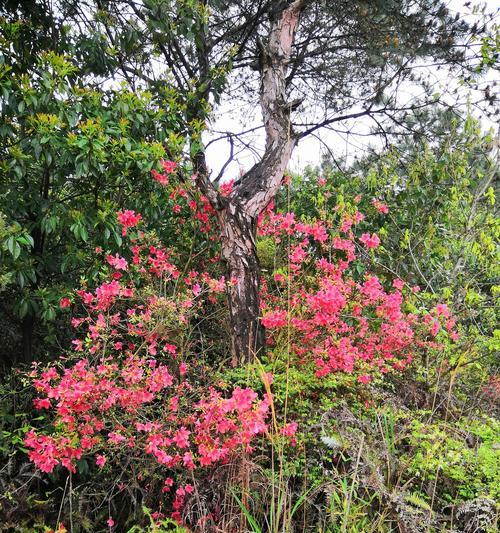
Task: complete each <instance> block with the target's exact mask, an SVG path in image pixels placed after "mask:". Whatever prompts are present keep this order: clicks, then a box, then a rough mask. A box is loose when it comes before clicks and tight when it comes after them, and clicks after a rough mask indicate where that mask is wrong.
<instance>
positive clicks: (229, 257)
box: [220, 203, 265, 366]
mask: <svg viewBox="0 0 500 533" xmlns="http://www.w3.org/2000/svg"><path fill="white" fill-rule="evenodd" d="M220 226H221V245H222V246H221V247H222V258H223V260H224V262H225V263H226V266H227V273H228V277H229V280H230V282H231V283H230V284H229V285H228V302H229V323H230V334H231V353H232V365H233V366H237V365H238V364H244V363H245V362H247V361H251V360H252V359H253V357H255V356H256V355H258V354H260V353H262V351H263V349H264V346H265V333H264V328H263V326H262V324H261V323H260V320H259V314H260V312H259V311H260V308H259V287H260V265H259V260H258V257H257V249H256V246H255V234H256V223H255V219H253V218H251V217H249V216H248V215H246V214H245V213H244V212H243V211H242V210H241V209H238V208H237V206H236V205H235V204H232V203H231V204H229V205H228V207H227V208H226V209H225V210H224V211H223V212H222V213H221V216H220Z"/></svg>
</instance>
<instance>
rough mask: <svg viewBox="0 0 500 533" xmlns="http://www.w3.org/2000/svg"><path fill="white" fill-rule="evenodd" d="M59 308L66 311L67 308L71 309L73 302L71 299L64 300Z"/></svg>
mask: <svg viewBox="0 0 500 533" xmlns="http://www.w3.org/2000/svg"><path fill="white" fill-rule="evenodd" d="M59 307H60V308H61V309H65V308H66V307H71V300H70V299H69V298H62V299H61V300H60V302H59Z"/></svg>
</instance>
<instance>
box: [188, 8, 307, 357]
mask: <svg viewBox="0 0 500 533" xmlns="http://www.w3.org/2000/svg"><path fill="white" fill-rule="evenodd" d="M305 3H306V2H305V0H295V1H293V2H291V3H288V2H282V3H279V5H278V8H277V10H276V12H275V13H273V18H272V22H271V27H270V30H269V35H268V39H267V42H266V44H265V45H264V47H263V50H262V58H261V59H262V61H261V71H260V77H261V88H260V105H261V109H262V117H263V120H264V128H265V132H266V148H265V152H264V155H263V156H262V158H261V160H260V161H258V162H257V163H256V164H255V165H254V166H253V167H252V168H251V169H250V170H249V171H248V172H247V173H246V174H245V175H243V176H242V177H241V179H240V180H239V181H238V182H236V184H235V189H234V191H233V192H232V193H231V195H230V196H229V198H222V197H221V196H220V194H219V193H218V191H217V190H216V188H215V186H214V184H213V183H211V182H210V179H209V175H208V170H207V166H206V161H205V155H204V153H203V152H202V151H198V152H196V153H195V154H194V155H193V156H192V158H193V163H194V168H195V170H196V182H197V185H198V187H199V189H200V190H201V191H202V192H203V194H204V195H205V196H206V197H207V198H208V200H209V201H210V204H211V205H212V207H213V208H214V209H215V210H216V212H217V217H218V221H219V227H220V230H221V245H222V258H223V260H224V261H225V262H226V265H227V268H228V274H229V277H230V279H231V280H232V281H233V282H234V283H233V284H231V285H230V286H229V288H228V302H229V312H230V330H231V348H232V356H233V357H232V362H233V365H237V364H244V363H246V362H248V361H251V360H252V359H253V357H254V356H255V355H257V354H258V353H259V352H262V350H263V348H264V346H265V335H264V328H263V326H262V324H261V323H260V320H259V314H260V313H259V311H260V308H259V287H260V269H259V260H258V257H257V249H256V246H255V236H256V220H257V217H258V215H259V214H260V213H261V212H262V211H263V210H264V209H265V208H266V206H267V205H268V204H269V202H270V201H271V200H272V199H273V198H274V197H275V196H276V193H277V192H278V190H279V188H280V186H281V183H282V181H283V174H284V172H285V170H286V167H287V165H288V162H289V161H290V157H291V155H292V152H293V149H294V148H295V145H296V144H297V137H296V135H295V133H294V131H293V128H292V127H291V123H290V113H291V111H292V108H294V106H295V104H290V103H289V102H287V98H286V93H287V82H286V75H287V70H288V64H289V62H290V58H291V54H292V46H293V43H294V38H295V31H296V28H297V25H298V23H299V18H300V15H301V12H302V10H303V8H304V5H305Z"/></svg>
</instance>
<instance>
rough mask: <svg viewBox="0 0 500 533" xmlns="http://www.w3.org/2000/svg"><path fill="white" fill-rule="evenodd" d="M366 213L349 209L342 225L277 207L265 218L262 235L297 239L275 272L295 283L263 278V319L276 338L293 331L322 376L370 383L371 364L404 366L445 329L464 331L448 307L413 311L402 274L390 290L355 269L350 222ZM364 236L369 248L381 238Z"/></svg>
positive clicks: (300, 359) (297, 350)
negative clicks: (285, 268) (284, 266)
mask: <svg viewBox="0 0 500 533" xmlns="http://www.w3.org/2000/svg"><path fill="white" fill-rule="evenodd" d="M363 218H364V217H363V216H362V215H361V214H360V213H355V214H354V215H350V216H346V215H345V214H344V215H343V216H341V218H340V227H339V228H338V231H335V230H334V228H333V225H332V224H329V225H327V224H323V223H322V222H320V221H314V222H312V223H311V222H309V223H307V224H306V223H303V222H297V221H296V217H295V216H294V214H293V213H275V212H274V209H273V207H272V206H271V207H270V208H269V209H268V210H267V211H266V212H265V213H264V214H263V215H262V216H261V217H260V220H259V232H260V234H262V235H272V236H274V238H275V239H276V240H277V241H278V242H279V241H280V240H283V241H284V242H287V245H288V243H290V244H289V272H288V274H283V272H280V273H278V274H276V275H275V276H274V281H275V283H276V284H277V285H278V287H279V285H283V284H285V283H286V284H290V288H291V290H290V291H283V290H282V289H279V288H278V290H277V291H276V292H273V291H272V290H271V289H270V286H269V283H264V284H263V287H262V295H261V313H262V318H261V321H262V324H263V325H264V326H265V327H266V328H268V330H269V332H270V334H271V335H270V339H269V342H270V343H271V344H272V343H273V342H274V341H275V340H276V339H277V338H278V337H279V335H280V332H281V331H285V332H286V335H287V338H288V333H289V332H290V338H291V339H292V353H293V355H294V356H295V363H296V364H298V365H304V364H309V363H311V364H313V365H314V367H315V373H316V375H317V376H318V377H322V376H325V375H327V374H330V373H333V372H339V371H342V372H356V373H359V376H358V380H359V382H360V383H363V384H367V383H369V382H370V380H371V377H370V375H369V374H368V373H366V371H367V370H369V371H375V370H377V371H379V372H381V373H386V372H388V371H392V370H403V369H404V368H406V367H407V366H408V365H409V364H410V363H411V362H412V360H413V358H414V357H415V354H416V353H418V352H419V351H422V350H427V349H431V348H437V347H439V343H438V342H437V340H436V336H437V335H438V333H439V332H440V331H442V332H443V333H444V334H446V335H448V336H449V337H450V338H451V339H452V340H456V339H457V338H458V335H457V333H456V331H455V330H454V326H455V320H454V319H453V318H452V317H451V313H450V311H449V309H448V308H447V307H446V305H444V304H440V305H438V306H437V307H436V308H435V309H434V310H433V311H431V312H430V313H424V314H417V313H411V312H407V311H405V307H406V298H405V296H404V292H403V291H404V288H405V284H404V283H403V282H402V281H401V280H399V279H395V280H394V281H393V286H392V289H389V290H387V289H386V288H384V286H383V283H382V281H381V280H380V279H379V278H378V277H377V276H375V275H372V274H369V273H366V274H364V276H363V277H362V278H361V279H359V276H354V273H353V270H352V269H351V268H350V267H351V265H352V263H353V262H354V260H355V259H356V251H355V250H356V246H355V240H356V237H355V235H354V233H353V232H352V229H351V228H352V226H353V225H354V224H357V223H359V222H361V221H362V220H363ZM346 221H348V223H347V222H346ZM342 234H344V236H341V235H342ZM285 237H286V238H287V239H286V241H285ZM359 240H360V241H361V242H362V243H363V244H364V245H365V246H366V247H367V248H376V247H377V246H378V245H379V244H380V239H379V237H378V236H377V235H375V234H371V235H370V234H368V233H364V234H362V235H361V237H360V238H359ZM287 247H288V246H287ZM288 294H291V300H290V301H289V300H288Z"/></svg>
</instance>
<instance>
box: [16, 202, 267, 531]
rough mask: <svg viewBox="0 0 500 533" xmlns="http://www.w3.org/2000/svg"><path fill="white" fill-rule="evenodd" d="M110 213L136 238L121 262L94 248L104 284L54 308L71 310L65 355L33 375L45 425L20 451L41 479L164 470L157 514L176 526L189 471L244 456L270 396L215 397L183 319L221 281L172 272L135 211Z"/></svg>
mask: <svg viewBox="0 0 500 533" xmlns="http://www.w3.org/2000/svg"><path fill="white" fill-rule="evenodd" d="M117 217H118V220H119V222H120V223H121V225H122V228H123V236H124V237H125V236H126V237H128V238H130V240H131V241H132V242H131V244H132V246H131V247H130V250H129V254H128V255H129V258H128V259H126V258H125V257H122V256H120V255H118V254H116V255H114V256H112V255H106V254H105V253H103V252H101V251H100V250H98V253H101V254H102V255H103V260H104V261H105V262H106V263H107V265H108V269H107V279H105V280H104V281H102V282H101V283H100V284H99V286H98V287H96V288H95V290H93V291H92V290H89V289H81V290H78V291H76V294H75V296H74V297H73V296H70V297H65V298H63V299H62V300H61V302H60V305H61V307H62V308H63V309H66V310H68V311H71V310H72V311H73V312H74V315H73V317H72V318H71V324H72V327H73V328H74V329H75V339H74V340H73V341H72V344H73V350H72V351H71V352H70V353H69V354H67V355H65V356H64V357H62V358H61V359H60V360H59V361H57V362H56V363H54V364H53V365H50V366H48V367H47V366H38V365H35V367H34V369H33V370H32V371H31V372H30V373H29V378H30V379H31V380H32V383H33V386H34V387H35V389H36V391H37V397H36V398H35V399H34V402H33V403H34V406H35V407H36V409H38V410H40V411H41V412H43V413H45V412H48V416H47V417H46V418H45V420H46V421H48V422H50V427H49V428H43V427H40V428H36V429H35V428H34V429H32V430H30V431H29V432H28V433H27V435H26V438H25V440H24V444H25V446H26V447H27V449H28V450H29V452H28V455H29V458H30V459H31V461H33V462H34V464H35V465H36V466H37V467H38V468H39V469H40V470H41V471H43V472H46V473H51V472H53V471H54V469H55V468H57V467H58V466H59V465H61V466H62V467H64V468H65V469H66V470H68V471H69V472H71V473H73V474H78V473H79V470H81V468H82V465H83V464H85V466H86V468H88V464H87V463H88V462H90V463H94V464H95V467H96V468H98V469H101V470H109V471H112V469H113V468H118V467H119V465H123V464H128V463H133V465H134V466H133V471H134V472H137V473H138V475H139V477H140V478H142V479H143V482H144V483H143V485H144V486H147V485H148V484H151V482H152V477H151V476H148V475H147V474H146V472H151V471H154V472H155V477H157V476H158V473H159V472H161V471H162V472H163V476H164V480H163V485H162V487H161V493H163V494H164V495H165V501H164V502H163V504H160V509H161V505H163V508H165V509H166V510H169V516H171V517H173V518H175V519H176V520H177V521H179V522H181V521H182V510H183V505H184V503H185V500H186V498H189V495H190V494H192V492H193V491H194V487H193V485H192V481H191V479H192V475H193V474H192V473H193V472H195V471H197V470H199V469H204V468H207V467H210V466H213V465H215V464H221V463H222V464H223V463H227V462H228V461H230V460H231V459H232V458H234V456H235V455H237V454H238V453H241V452H245V453H250V452H251V451H252V447H253V442H254V440H255V437H256V436H258V435H260V434H263V433H264V432H265V431H266V428H267V416H268V410H269V398H264V399H262V398H260V399H259V397H258V395H257V393H256V392H254V391H253V390H251V389H250V388H240V387H236V388H234V389H233V390H230V391H221V390H217V389H216V388H215V387H214V386H212V384H211V383H210V381H209V380H208V381H207V380H206V379H203V372H204V371H205V370H206V368H205V366H204V364H203V362H202V361H200V360H199V359H198V356H197V354H196V353H192V351H191V349H190V346H189V338H188V336H189V331H190V322H191V321H193V320H195V319H196V318H197V317H199V316H202V315H203V313H204V306H205V304H206V302H207V301H209V300H210V301H211V303H213V302H215V301H216V300H217V298H219V296H220V295H221V294H223V293H224V290H225V284H226V281H225V280H224V278H219V279H215V278H212V277H210V275H209V274H208V273H206V272H204V273H198V272H194V271H191V272H189V273H187V274H185V273H182V272H180V271H179V270H178V268H177V267H176V266H175V265H174V264H173V262H172V255H173V254H172V252H171V251H169V250H166V249H164V248H162V247H160V246H156V245H154V244H153V242H152V238H151V236H148V235H145V234H144V233H142V232H141V231H139V230H138V228H137V226H138V225H139V224H140V222H141V216H140V215H139V214H137V213H135V212H133V211H130V210H128V211H123V212H119V213H118V215H117ZM47 429H48V431H47ZM83 461H85V463H83ZM155 464H156V467H154V465H155ZM152 465H153V466H152ZM187 480H190V482H188V481H187ZM124 489H125V483H121V490H124ZM156 516H157V517H162V516H163V515H162V513H161V510H158V511H157V514H156ZM110 520H111V522H113V524H114V519H113V517H110ZM111 522H110V524H111ZM111 525H112V524H111Z"/></svg>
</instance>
